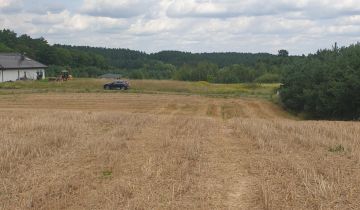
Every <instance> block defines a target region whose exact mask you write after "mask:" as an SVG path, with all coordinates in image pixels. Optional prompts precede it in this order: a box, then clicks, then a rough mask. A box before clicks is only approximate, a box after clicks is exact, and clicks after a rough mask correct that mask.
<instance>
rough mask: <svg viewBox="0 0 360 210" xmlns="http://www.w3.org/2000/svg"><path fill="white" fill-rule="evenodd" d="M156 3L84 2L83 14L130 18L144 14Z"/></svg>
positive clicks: (124, 0) (137, 0) (136, 0)
mask: <svg viewBox="0 0 360 210" xmlns="http://www.w3.org/2000/svg"><path fill="white" fill-rule="evenodd" d="M154 2H156V1H155V0H154V1H150V0H147V1H145V2H144V1H141V0H117V1H114V0H84V3H83V6H82V12H83V13H86V14H89V15H93V16H103V17H117V18H128V17H134V16H138V15H141V14H144V13H145V12H146V11H147V10H148V9H149V7H150V6H151V5H152V3H154Z"/></svg>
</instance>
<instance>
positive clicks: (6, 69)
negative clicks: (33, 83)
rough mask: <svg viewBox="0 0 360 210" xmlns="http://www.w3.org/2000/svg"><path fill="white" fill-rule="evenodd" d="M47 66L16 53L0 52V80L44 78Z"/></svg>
mask: <svg viewBox="0 0 360 210" xmlns="http://www.w3.org/2000/svg"><path fill="white" fill-rule="evenodd" d="M46 68H47V66H45V65H44V64H41V63H39V62H37V61H34V60H32V59H30V58H28V57H26V56H24V55H22V54H18V53H0V82H8V81H16V80H22V79H30V80H37V79H45V69H46Z"/></svg>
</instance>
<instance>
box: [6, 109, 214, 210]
mask: <svg viewBox="0 0 360 210" xmlns="http://www.w3.org/2000/svg"><path fill="white" fill-rule="evenodd" d="M0 126H1V127H2V132H1V134H0V137H1V138H0V144H1V145H2V147H0V154H1V155H0V177H1V179H0V180H1V183H0V192H1V193H0V209H1V208H2V209H25V208H33V209H63V208H70V209H79V208H80V209H169V208H170V209H184V208H186V209H191V208H193V209H197V208H205V207H206V206H207V207H208V208H210V206H209V205H210V203H209V202H207V198H206V197H207V196H208V192H204V191H203V189H202V188H201V187H200V185H199V184H200V183H201V182H200V178H201V174H202V173H204V171H205V169H202V168H201V166H200V163H201V158H202V157H201V156H202V152H203V151H202V147H203V146H202V144H203V143H204V141H205V140H206V139H209V138H211V137H212V136H214V132H216V129H213V128H214V127H216V122H215V121H214V120H211V119H205V118H203V119H202V118H199V119H196V118H189V117H181V116H177V117H175V116H174V117H165V116H155V115H151V114H126V113H111V112H103V113H92V112H81V111H77V112H74V111H56V112H50V111H45V112H38V113H37V112H28V111H21V112H15V111H14V112H10V113H9V112H6V113H5V112H1V113H0Z"/></svg>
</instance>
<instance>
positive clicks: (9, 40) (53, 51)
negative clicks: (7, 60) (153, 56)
mask: <svg viewBox="0 0 360 210" xmlns="http://www.w3.org/2000/svg"><path fill="white" fill-rule="evenodd" d="M0 52H7V53H25V54H26V56H28V57H30V58H32V59H35V60H37V61H40V62H41V63H44V64H46V65H59V66H64V67H73V68H79V67H86V66H91V67H96V68H100V69H106V68H108V67H109V65H108V64H107V62H106V60H105V58H104V57H103V56H101V55H99V54H96V53H91V52H83V51H80V50H76V49H64V48H60V47H56V46H51V45H49V44H48V42H47V41H46V40H45V39H44V38H37V39H33V38H31V37H30V36H28V35H26V34H23V35H21V36H17V34H16V33H15V32H13V31H11V30H8V29H3V30H0Z"/></svg>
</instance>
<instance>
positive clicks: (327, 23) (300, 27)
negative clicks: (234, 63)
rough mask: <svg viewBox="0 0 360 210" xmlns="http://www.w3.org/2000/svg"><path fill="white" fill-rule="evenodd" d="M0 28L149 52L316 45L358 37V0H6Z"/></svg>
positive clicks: (1, 1) (296, 50) (0, 5)
mask: <svg viewBox="0 0 360 210" xmlns="http://www.w3.org/2000/svg"><path fill="white" fill-rule="evenodd" d="M0 28H7V29H11V30H14V31H15V32H16V33H18V34H24V33H26V34H28V35H30V36H32V37H33V38H38V37H44V38H45V39H46V40H48V41H49V43H50V44H55V43H59V44H71V45H87V46H96V47H109V48H129V49H133V50H141V51H145V52H148V53H151V52H158V51H162V50H181V51H188V52H252V53H256V52H268V53H274V54H276V53H277V52H278V50H279V49H286V50H288V51H289V52H290V54H292V55H301V54H308V53H314V52H316V51H317V50H318V49H324V48H331V46H332V45H334V43H335V42H337V43H338V45H339V46H347V45H349V44H353V43H357V42H358V41H360V0H62V1H54V0H0Z"/></svg>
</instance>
